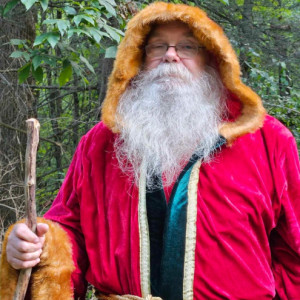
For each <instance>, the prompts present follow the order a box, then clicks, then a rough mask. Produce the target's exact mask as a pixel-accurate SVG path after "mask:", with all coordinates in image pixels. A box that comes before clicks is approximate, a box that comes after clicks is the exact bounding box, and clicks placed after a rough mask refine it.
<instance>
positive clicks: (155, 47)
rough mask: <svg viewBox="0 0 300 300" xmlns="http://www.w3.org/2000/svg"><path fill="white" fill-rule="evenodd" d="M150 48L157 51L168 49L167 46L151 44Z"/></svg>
mask: <svg viewBox="0 0 300 300" xmlns="http://www.w3.org/2000/svg"><path fill="white" fill-rule="evenodd" d="M149 46H150V48H152V49H157V50H160V49H164V48H165V47H166V45H165V44H150V45H149Z"/></svg>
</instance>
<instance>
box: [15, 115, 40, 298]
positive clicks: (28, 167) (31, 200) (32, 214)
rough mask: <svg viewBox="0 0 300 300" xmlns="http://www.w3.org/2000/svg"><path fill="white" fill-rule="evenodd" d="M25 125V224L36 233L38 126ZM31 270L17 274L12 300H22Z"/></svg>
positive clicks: (33, 123)
mask: <svg viewBox="0 0 300 300" xmlns="http://www.w3.org/2000/svg"><path fill="white" fill-rule="evenodd" d="M26 123H27V146H26V156H25V203H26V224H27V226H28V227H29V228H30V229H31V230H32V231H33V232H34V233H35V232H36V205H35V186H36V171H35V170H36V152H37V146H38V143H39V129H40V124H39V122H38V121H37V120H36V119H29V120H27V121H26ZM31 270H32V269H31V268H28V269H22V270H21V271H20V274H19V279H18V284H17V287H16V291H15V295H14V300H23V299H24V298H25V295H26V291H27V287H28V283H29V279H30V275H31Z"/></svg>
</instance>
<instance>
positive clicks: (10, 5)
mask: <svg viewBox="0 0 300 300" xmlns="http://www.w3.org/2000/svg"><path fill="white" fill-rule="evenodd" d="M18 3H19V0H11V1H9V2H7V3H6V5H5V7H4V9H3V13H2V15H3V17H5V16H6V15H7V14H8V13H9V12H10V11H11V10H12V9H13V8H14V7H15V6H16V5H17V4H18Z"/></svg>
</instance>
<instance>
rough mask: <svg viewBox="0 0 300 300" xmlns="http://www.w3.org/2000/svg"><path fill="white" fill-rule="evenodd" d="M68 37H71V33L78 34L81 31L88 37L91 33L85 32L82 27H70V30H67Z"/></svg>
mask: <svg viewBox="0 0 300 300" xmlns="http://www.w3.org/2000/svg"><path fill="white" fill-rule="evenodd" d="M67 33H68V38H70V37H72V35H73V33H77V35H78V36H79V35H80V34H81V33H83V34H85V35H87V36H88V37H91V35H90V34H89V33H88V32H87V31H85V30H82V29H73V28H72V29H70V30H68V32H67Z"/></svg>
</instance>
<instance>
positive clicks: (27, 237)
mask: <svg viewBox="0 0 300 300" xmlns="http://www.w3.org/2000/svg"><path fill="white" fill-rule="evenodd" d="M14 235H15V236H16V237H17V238H19V239H22V240H24V241H27V242H30V243H38V242H39V238H38V237H37V236H36V234H34V233H33V232H32V231H31V230H30V229H29V228H28V226H27V225H26V224H24V223H20V224H16V225H15V227H14V228H13V230H12V232H11V234H10V236H14Z"/></svg>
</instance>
